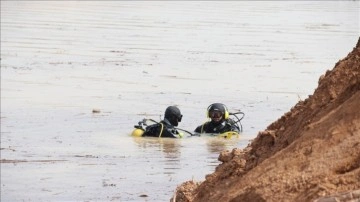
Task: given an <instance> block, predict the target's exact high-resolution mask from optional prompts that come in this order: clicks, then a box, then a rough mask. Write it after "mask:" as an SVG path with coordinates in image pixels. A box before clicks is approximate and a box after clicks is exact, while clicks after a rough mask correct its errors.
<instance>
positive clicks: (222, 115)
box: [208, 103, 229, 123]
mask: <svg viewBox="0 0 360 202" xmlns="http://www.w3.org/2000/svg"><path fill="white" fill-rule="evenodd" d="M208 117H209V118H211V121H212V122H214V123H220V122H222V121H223V120H225V119H227V118H228V117H229V112H228V110H227V108H226V106H225V105H224V104H221V103H214V104H212V105H210V106H209V107H208Z"/></svg>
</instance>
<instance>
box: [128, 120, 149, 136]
mask: <svg viewBox="0 0 360 202" xmlns="http://www.w3.org/2000/svg"><path fill="white" fill-rule="evenodd" d="M145 122H146V119H144V120H142V121H139V123H138V125H135V126H134V128H135V129H134V130H133V131H132V132H131V136H134V137H141V136H142V135H143V134H144V132H145V129H144V125H145V126H146V123H145Z"/></svg>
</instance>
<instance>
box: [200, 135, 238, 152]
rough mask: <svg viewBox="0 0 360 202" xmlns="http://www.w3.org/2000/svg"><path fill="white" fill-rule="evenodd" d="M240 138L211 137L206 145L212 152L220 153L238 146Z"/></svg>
mask: <svg viewBox="0 0 360 202" xmlns="http://www.w3.org/2000/svg"><path fill="white" fill-rule="evenodd" d="M239 141H240V138H232V139H224V138H218V137H209V138H208V140H207V142H206V146H207V149H208V151H209V152H210V153H216V154H218V153H220V152H221V151H224V150H231V149H233V148H235V147H237V144H238V142H239Z"/></svg>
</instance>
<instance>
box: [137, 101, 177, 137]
mask: <svg viewBox="0 0 360 202" xmlns="http://www.w3.org/2000/svg"><path fill="white" fill-rule="evenodd" d="M182 116H183V115H182V114H181V112H180V109H179V108H177V107H176V106H169V107H167V108H166V110H165V117H164V120H162V121H160V122H159V123H158V122H155V121H153V122H155V124H153V125H149V126H147V127H146V128H145V131H144V133H143V134H142V136H143V137H168V138H178V137H181V136H182V134H181V133H179V131H178V130H177V129H176V128H175V126H178V124H179V122H181V119H182Z"/></svg>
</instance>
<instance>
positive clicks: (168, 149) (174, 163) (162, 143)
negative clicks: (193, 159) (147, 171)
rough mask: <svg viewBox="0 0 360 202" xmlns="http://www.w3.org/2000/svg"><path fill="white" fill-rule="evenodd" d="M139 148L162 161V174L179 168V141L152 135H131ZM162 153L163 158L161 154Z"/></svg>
mask: <svg viewBox="0 0 360 202" xmlns="http://www.w3.org/2000/svg"><path fill="white" fill-rule="evenodd" d="M132 138H133V140H134V142H135V143H136V145H137V146H138V147H139V149H140V150H143V151H144V152H145V153H147V154H148V155H150V156H155V157H156V158H157V159H156V161H159V159H160V161H163V162H161V164H162V165H163V166H164V170H165V171H164V174H173V173H174V172H175V170H177V169H180V156H181V152H180V148H181V142H180V141H179V140H177V139H172V138H153V137H132ZM159 154H163V160H161V155H159Z"/></svg>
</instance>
